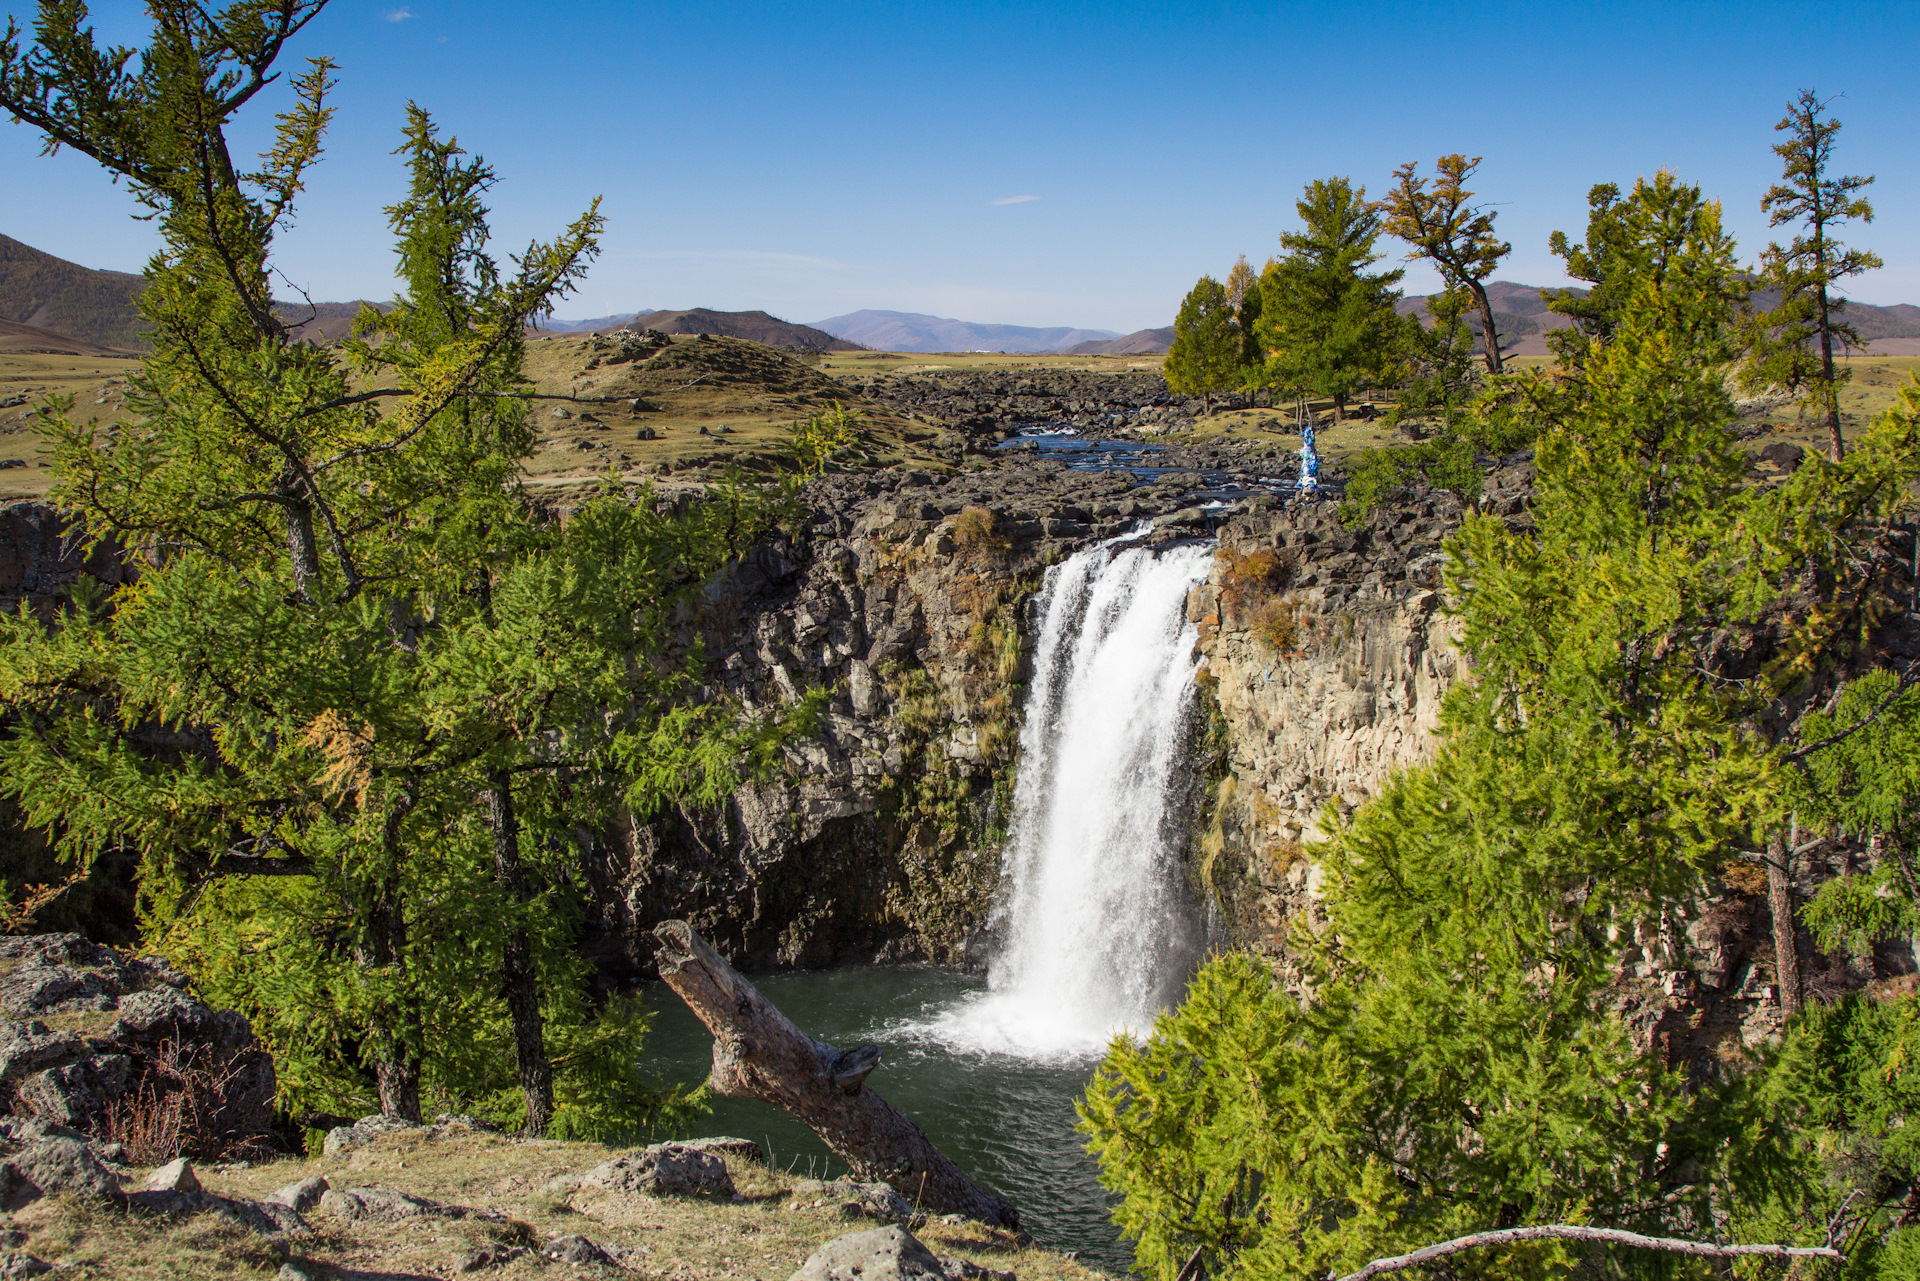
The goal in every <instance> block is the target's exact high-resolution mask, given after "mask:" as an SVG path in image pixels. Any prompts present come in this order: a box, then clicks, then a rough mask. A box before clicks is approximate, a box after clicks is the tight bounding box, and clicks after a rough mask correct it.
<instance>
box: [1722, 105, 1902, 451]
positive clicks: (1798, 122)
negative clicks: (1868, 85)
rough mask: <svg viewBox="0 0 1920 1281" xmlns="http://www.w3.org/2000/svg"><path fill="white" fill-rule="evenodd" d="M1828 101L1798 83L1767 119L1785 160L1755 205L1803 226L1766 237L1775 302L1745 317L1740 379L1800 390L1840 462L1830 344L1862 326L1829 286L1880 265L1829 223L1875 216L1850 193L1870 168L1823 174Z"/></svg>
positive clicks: (1828, 163)
mask: <svg viewBox="0 0 1920 1281" xmlns="http://www.w3.org/2000/svg"><path fill="white" fill-rule="evenodd" d="M1828 101H1831V100H1826V101H1823V100H1822V99H1821V98H1820V96H1819V95H1818V94H1816V93H1815V92H1814V91H1813V90H1811V89H1805V90H1802V91H1801V93H1800V96H1799V97H1798V98H1797V99H1795V100H1794V101H1793V102H1791V103H1789V104H1788V106H1787V114H1786V116H1785V118H1783V119H1782V120H1781V121H1780V123H1779V124H1777V125H1775V126H1774V129H1775V131H1777V132H1783V133H1786V134H1787V135H1788V137H1787V140H1786V141H1785V142H1782V143H1778V144H1776V145H1775V146H1774V152H1775V153H1776V154H1778V155H1779V156H1780V158H1781V159H1782V160H1783V161H1785V162H1786V166H1785V172H1784V174H1783V176H1784V177H1785V179H1786V181H1785V182H1783V183H1776V184H1775V185H1774V186H1772V187H1769V188H1768V189H1767V194H1766V195H1764V196H1762V197H1761V198H1760V211H1761V212H1762V213H1764V214H1766V215H1767V225H1768V226H1770V227H1780V226H1785V225H1787V224H1790V223H1794V224H1799V225H1800V226H1801V227H1804V228H1805V231H1804V232H1803V233H1802V234H1799V235H1796V236H1794V238H1793V239H1792V240H1791V241H1790V242H1789V243H1787V244H1785V245H1782V244H1779V243H1777V242H1776V243H1773V244H1770V245H1768V246H1767V248H1766V251H1765V252H1764V253H1762V254H1761V255H1760V279H1761V283H1763V284H1764V285H1765V286H1767V287H1768V288H1770V289H1773V290H1777V291H1778V293H1779V296H1780V301H1779V302H1778V304H1777V305H1775V306H1774V307H1773V308H1772V309H1770V310H1768V311H1764V312H1760V313H1758V314H1756V315H1754V316H1753V317H1751V319H1750V321H1749V324H1748V331H1747V332H1748V341H1749V348H1750V351H1749V359H1748V361H1747V364H1746V366H1745V368H1744V369H1743V371H1742V382H1743V383H1744V384H1745V385H1746V386H1747V387H1748V388H1749V389H1755V390H1757V389H1760V388H1764V387H1779V388H1784V389H1786V390H1788V391H1793V392H1800V393H1803V394H1804V395H1805V396H1806V397H1807V399H1808V400H1809V401H1811V402H1812V403H1813V404H1814V405H1816V406H1817V407H1818V408H1819V410H1820V412H1821V414H1822V415H1823V416H1824V417H1825V419H1826V425H1827V450H1828V453H1829V454H1830V455H1831V457H1832V458H1833V461H1835V462H1839V461H1840V459H1841V457H1842V456H1843V455H1844V454H1845V452H1846V441H1845V439H1844V437H1843V436H1842V434H1841V430H1840V388H1841V387H1842V386H1843V385H1845V383H1846V381H1847V379H1848V378H1849V377H1851V376H1852V371H1851V370H1849V369H1846V368H1841V367H1837V366H1835V364H1834V361H1833V347H1834V342H1835V340H1836V339H1837V340H1839V341H1840V342H1842V343H1845V344H1847V345H1849V346H1855V347H1857V346H1859V345H1860V334H1859V331H1858V330H1856V329H1855V328H1854V327H1853V326H1852V325H1851V324H1848V323H1847V322H1845V321H1844V320H1841V319H1840V313H1841V312H1842V311H1843V310H1844V309H1845V307H1846V300H1845V299H1844V298H1841V297H1839V296H1837V295H1836V294H1835V293H1834V292H1833V289H1834V286H1835V285H1837V284H1839V282H1841V281H1843V280H1845V279H1846V278H1847V277H1849V276H1857V275H1859V274H1860V273H1861V272H1863V271H1871V270H1873V269H1874V268H1876V267H1880V266H1883V265H1884V264H1883V263H1882V262H1881V260H1880V257H1879V255H1877V254H1872V253H1868V252H1866V251H1865V250H1861V249H1849V248H1847V247H1846V246H1845V245H1843V244H1841V243H1840V242H1839V241H1838V240H1836V239H1834V234H1833V231H1834V228H1835V227H1837V226H1838V225H1839V224H1841V223H1843V222H1846V221H1848V220H1850V219H1853V218H1858V219H1859V220H1860V221H1861V222H1872V221H1873V206H1872V205H1871V204H1869V203H1867V201H1866V200H1865V199H1863V198H1862V197H1860V196H1858V195H1856V194H1855V193H1856V192H1858V191H1860V190H1861V189H1862V188H1863V187H1866V186H1867V185H1868V184H1870V183H1871V182H1872V181H1873V177H1872V176H1871V175H1868V176H1866V177H1859V176H1848V177H1842V178H1835V177H1832V176H1830V174H1831V167H1832V164H1833V140H1834V135H1835V134H1837V133H1839V132H1840V122H1839V121H1838V120H1835V119H1833V118H1832V117H1831V116H1829V115H1827V114H1826V110H1827V105H1828Z"/></svg>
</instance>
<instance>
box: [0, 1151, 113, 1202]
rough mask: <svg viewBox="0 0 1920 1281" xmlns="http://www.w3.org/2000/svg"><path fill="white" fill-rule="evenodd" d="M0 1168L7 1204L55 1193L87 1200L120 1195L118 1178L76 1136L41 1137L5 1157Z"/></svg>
mask: <svg viewBox="0 0 1920 1281" xmlns="http://www.w3.org/2000/svg"><path fill="white" fill-rule="evenodd" d="M0 1170H4V1171H6V1172H7V1173H6V1175H4V1176H0V1187H4V1189H5V1192H6V1194H7V1202H8V1204H10V1205H12V1204H21V1203H23V1202H25V1201H32V1200H36V1199H38V1198H40V1197H43V1196H51V1195H54V1194H55V1193H61V1192H64V1193H67V1194H69V1195H72V1196H77V1197H85V1198H87V1199H89V1200H107V1199H111V1198H113V1197H116V1196H118V1195H119V1194H120V1179H119V1177H118V1176H117V1175H115V1174H114V1172H113V1171H112V1170H109V1169H108V1168H107V1167H106V1164H105V1163H104V1162H102V1161H101V1160H100V1158H99V1157H98V1156H96V1155H95V1154H94V1151H93V1149H92V1148H90V1147H88V1146H87V1145H86V1144H85V1143H82V1142H80V1141H79V1140H78V1139H42V1140H40V1141H39V1142H38V1143H34V1144H31V1145H30V1146H28V1147H26V1148H24V1149H22V1150H21V1151H19V1152H16V1153H14V1154H13V1156H12V1157H10V1158H8V1160H7V1161H6V1163H5V1164H4V1166H0Z"/></svg>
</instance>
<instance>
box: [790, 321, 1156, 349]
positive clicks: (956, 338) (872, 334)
mask: <svg viewBox="0 0 1920 1281" xmlns="http://www.w3.org/2000/svg"><path fill="white" fill-rule="evenodd" d="M808 323H809V324H811V325H812V326H813V327H814V328H815V329H824V330H826V331H827V332H828V333H830V334H832V335H833V336H834V337H836V338H844V339H846V340H847V341H848V342H856V343H859V344H860V345H861V346H863V347H871V348H873V349H874V350H876V351H916V352H937V351H1016V352H1033V353H1036V354H1037V353H1040V352H1056V351H1064V350H1066V349H1067V348H1069V347H1073V346H1076V345H1077V344H1080V343H1084V342H1109V341H1111V340H1112V339H1115V338H1118V337H1120V335H1119V334H1116V333H1115V332H1113V330H1111V329H1070V328H1067V327H1065V326H1062V327H1059V328H1055V329H1033V328H1029V327H1028V326H1026V325H983V324H977V323H975V322H974V321H971V320H947V319H944V318H942V317H940V316H923V315H921V314H920V313H918V312H912V311H850V312H848V313H847V314H846V315H844V316H833V317H830V318H829V319H826V320H814V321H809V322H808Z"/></svg>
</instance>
